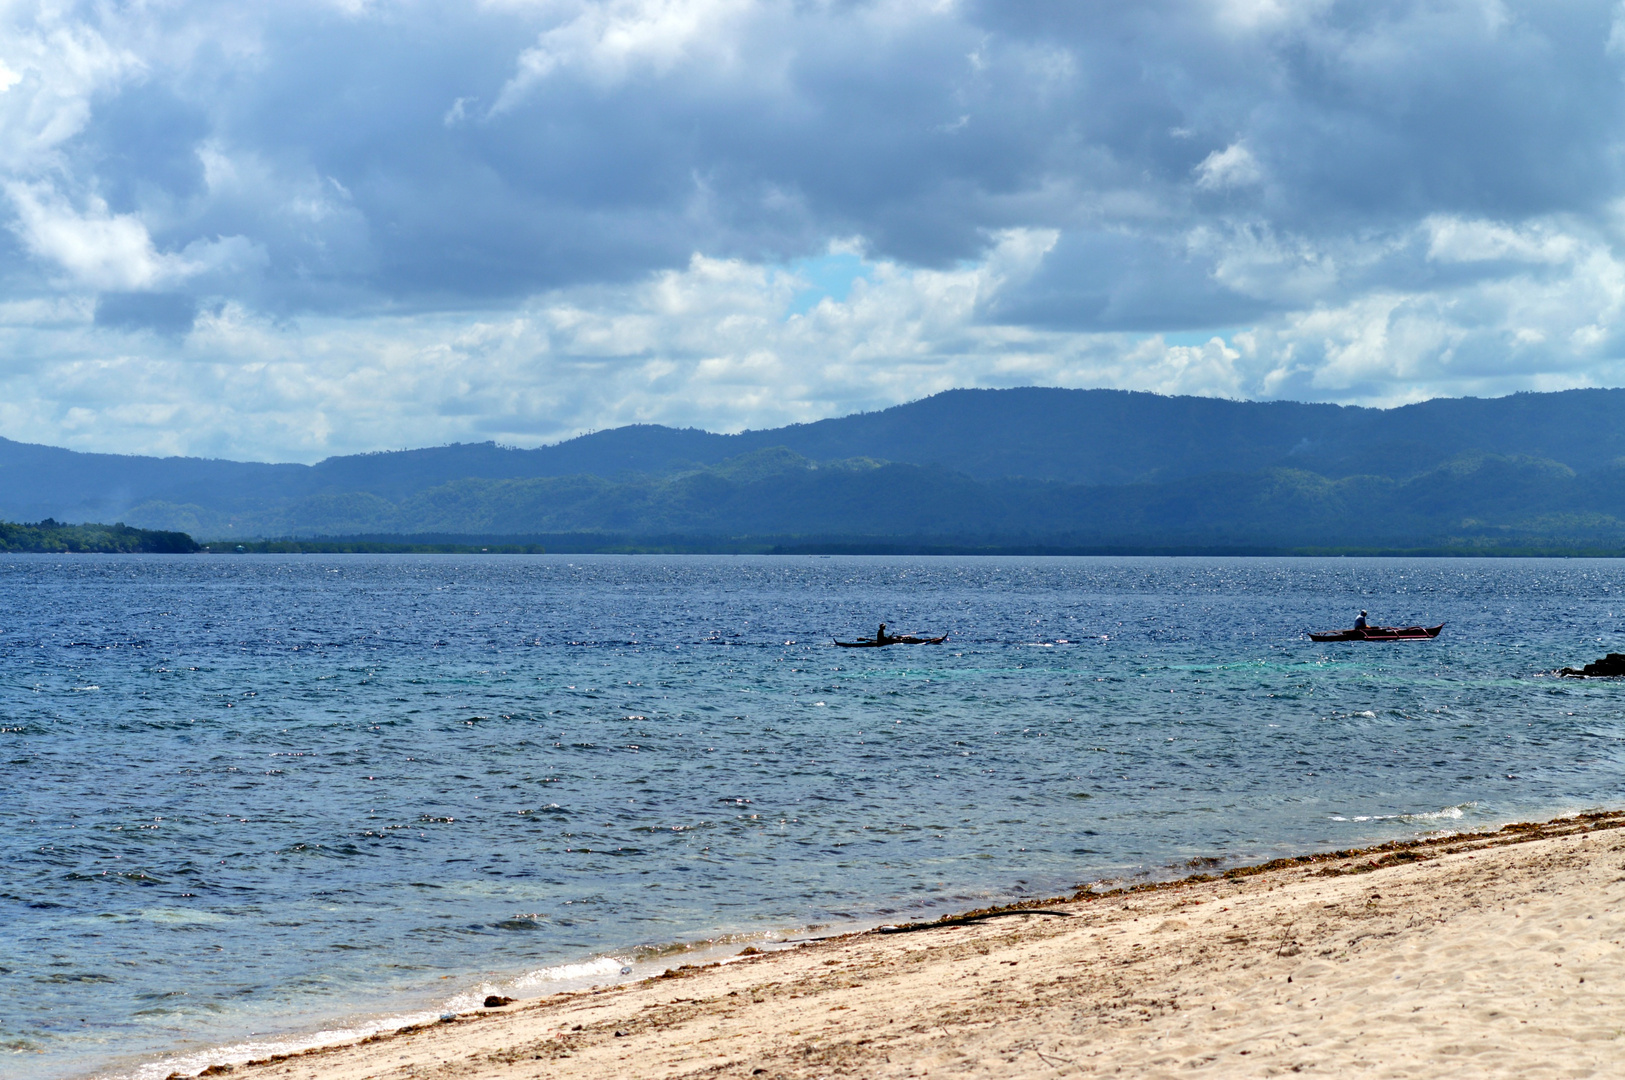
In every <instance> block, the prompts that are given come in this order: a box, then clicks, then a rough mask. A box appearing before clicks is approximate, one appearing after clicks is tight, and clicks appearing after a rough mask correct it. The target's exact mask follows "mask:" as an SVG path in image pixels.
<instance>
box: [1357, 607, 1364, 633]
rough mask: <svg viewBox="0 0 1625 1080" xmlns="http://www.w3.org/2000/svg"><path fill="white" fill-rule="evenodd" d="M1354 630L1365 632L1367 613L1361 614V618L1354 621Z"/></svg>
mask: <svg viewBox="0 0 1625 1080" xmlns="http://www.w3.org/2000/svg"><path fill="white" fill-rule="evenodd" d="M1354 629H1356V630H1364V629H1365V612H1363V611H1362V612H1360V617H1359V618H1358V619H1355V620H1354Z"/></svg>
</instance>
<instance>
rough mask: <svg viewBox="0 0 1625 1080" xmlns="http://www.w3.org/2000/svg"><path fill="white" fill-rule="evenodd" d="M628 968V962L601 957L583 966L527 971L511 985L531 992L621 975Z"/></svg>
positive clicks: (561, 965)
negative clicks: (579, 980) (547, 987)
mask: <svg viewBox="0 0 1625 1080" xmlns="http://www.w3.org/2000/svg"><path fill="white" fill-rule="evenodd" d="M626 966H628V964H627V961H625V960H622V959H621V958H619V957H615V956H600V957H599V958H598V959H596V960H588V961H586V962H585V963H581V964H558V965H556V966H554V967H544V968H537V969H536V970H535V971H527V972H526V973H525V974H523V975H521V976H519V978H517V979H515V980H513V982H512V983H510V984H509V985H510V986H512V987H513V988H514V989H515V990H531V989H534V988H536V987H538V986H547V985H549V984H551V983H567V982H575V981H577V980H578V979H593V978H600V979H601V978H605V977H607V976H610V975H619V974H620V973H621V969H622V968H624V967H626Z"/></svg>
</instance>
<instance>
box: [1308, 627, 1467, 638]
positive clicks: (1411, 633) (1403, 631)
mask: <svg viewBox="0 0 1625 1080" xmlns="http://www.w3.org/2000/svg"><path fill="white" fill-rule="evenodd" d="M1443 629H1444V623H1440V624H1439V625H1438V626H1368V627H1366V628H1365V629H1363V630H1332V631H1330V632H1329V633H1325V634H1313V633H1312V634H1310V635H1309V640H1310V641H1431V640H1432V639H1434V638H1436V637H1438V636H1439V631H1440V630H1443Z"/></svg>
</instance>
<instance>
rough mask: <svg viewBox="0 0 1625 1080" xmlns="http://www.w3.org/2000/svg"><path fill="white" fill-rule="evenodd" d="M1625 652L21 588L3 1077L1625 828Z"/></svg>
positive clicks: (288, 581) (1114, 583)
mask: <svg viewBox="0 0 1625 1080" xmlns="http://www.w3.org/2000/svg"><path fill="white" fill-rule="evenodd" d="M1360 608H1367V609H1369V610H1370V611H1371V614H1372V616H1373V621H1374V622H1382V623H1402V624H1410V623H1417V622H1423V623H1436V622H1446V623H1447V624H1448V625H1447V626H1446V628H1445V631H1444V635H1443V636H1442V637H1441V638H1440V639H1439V640H1437V641H1435V642H1421V643H1417V642H1411V643H1401V644H1389V645H1316V644H1313V643H1311V642H1310V641H1308V640H1307V638H1306V637H1305V636H1304V631H1305V630H1307V629H1311V628H1331V627H1337V626H1346V625H1348V624H1349V623H1350V621H1351V620H1352V618H1353V616H1354V614H1355V612H1356V611H1357V610H1358V609H1360ZM881 620H885V621H886V622H887V623H888V624H889V626H890V627H891V629H892V630H894V631H897V632H909V631H916V632H922V633H944V632H946V633H949V634H951V637H950V638H949V641H948V643H947V644H946V645H941V646H921V647H917V648H914V647H896V648H891V649H884V650H846V649H837V648H834V647H832V645H831V644H830V642H831V639H832V638H833V637H836V636H840V637H844V638H851V637H856V636H863V635H868V634H872V633H873V631H874V627H875V624H876V623H878V622H880V621H881ZM1622 631H1625V563H1622V562H1614V561H1578V560H1576V561H1560V560H1551V561H1535V560H1531V561H1517V560H1485V561H1477V560H1465V559H1458V560H1415V561H1407V560H1360V559H1327V560H1313V559H1154V558H1111V559H1091V558H1077V559H1012V558H997V559H956V558H818V557H806V558H799V557H798V558H751V557H673V558H660V557H580V556H577V557H565V556H559V557H552V556H544V557H506V556H503V557H498V556H486V557H466V558H465V557H453V556H448V557H384V556H380V557H370V556H333V557H321V556H307V557H297V556H294V557H274V556H212V557H209V556H199V557H136V558H115V557H105V558H104V557H75V558H56V557H43V556H27V557H17V556H7V557H3V558H0V656H3V658H4V675H5V678H4V682H3V686H0V1073H3V1074H4V1075H5V1076H8V1077H17V1078H20V1080H35V1078H46V1077H69V1076H79V1075H84V1074H90V1073H108V1072H114V1073H135V1074H138V1075H142V1076H149V1077H150V1076H163V1075H165V1074H167V1073H168V1072H169V1071H170V1070H171V1069H174V1068H179V1069H182V1070H188V1071H195V1069H197V1068H200V1067H202V1066H203V1065H206V1064H209V1063H211V1062H213V1061H216V1060H223V1059H224V1058H225V1057H236V1058H237V1059H241V1058H243V1057H247V1056H261V1055H263V1054H265V1053H269V1052H272V1051H274V1050H275V1049H277V1048H279V1047H289V1046H293V1045H303V1044H305V1042H307V1041H308V1040H309V1039H310V1038H311V1037H319V1038H331V1037H333V1036H334V1034H335V1033H337V1032H340V1031H345V1030H348V1031H360V1030H366V1029H367V1028H369V1027H371V1026H375V1025H378V1024H386V1025H394V1024H399V1023H404V1022H406V1021H405V1019H404V1018H409V1017H422V1016H433V1015H437V1014H438V1013H439V1012H440V1011H442V1010H445V1009H448V1008H469V1007H474V1006H476V1005H477V1004H478V1001H479V999H480V998H481V997H483V995H484V994H485V993H487V992H492V991H504V990H505V991H508V992H510V993H517V994H521V995H538V994H542V993H546V992H549V991H551V990H553V989H557V988H561V987H569V986H581V985H587V984H591V983H605V984H607V983H612V982H615V981H617V980H620V979H626V978H635V977H638V976H640V975H641V974H644V973H647V972H648V971H649V970H651V969H652V968H651V966H659V965H663V964H664V963H666V962H669V958H670V957H673V956H675V955H678V954H677V952H676V950H679V949H682V948H692V947H704V946H707V945H710V946H711V947H713V948H716V947H719V946H725V947H726V948H727V950H728V951H737V949H738V948H740V947H742V944H743V943H747V942H762V941H769V940H782V939H785V938H794V937H796V936H798V935H805V934H808V933H812V932H817V931H816V930H815V929H814V928H817V927H820V926H830V925H835V926H851V925H864V924H870V925H872V924H875V923H879V922H883V921H891V920H898V919H903V918H914V917H919V916H922V915H927V914H931V913H936V912H941V911H944V910H950V909H955V908H966V907H971V906H976V905H981V904H985V903H988V902H991V901H999V900H1007V899H1011V898H1015V897H1021V896H1029V895H1054V894H1057V893H1061V892H1065V891H1067V890H1069V889H1071V888H1073V887H1075V886H1078V885H1080V884H1086V883H1093V882H1100V881H1112V880H1124V879H1135V878H1142V877H1145V876H1168V875H1175V874H1182V873H1187V872H1189V871H1188V869H1187V867H1188V865H1189V864H1190V863H1191V861H1192V860H1205V859H1218V860H1222V861H1223V862H1238V861H1249V860H1256V859H1260V858H1266V857H1271V856H1274V855H1278V854H1282V853H1297V852H1304V851H1310V850H1314V849H1324V848H1335V847H1346V846H1351V845H1356V844H1363V843H1368V842H1371V841H1376V840H1380V839H1384V838H1389V837H1395V836H1412V835H1417V834H1420V833H1428V832H1433V831H1437V830H1442V829H1452V830H1453V829H1464V828H1473V827H1482V826H1493V825H1498V824H1501V823H1504V822H1505V821H1508V820H1512V819H1516V818H1521V817H1527V816H1533V815H1551V814H1554V813H1558V812H1562V811H1565V810H1572V809H1578V808H1587V807H1600V806H1615V805H1618V804H1619V803H1620V802H1621V799H1622V779H1625V753H1622V745H1621V738H1622V736H1625V707H1622V696H1621V695H1622V694H1625V687H1622V686H1620V685H1617V684H1615V683H1613V682H1609V681H1591V682H1577V681H1568V680H1559V679H1555V678H1551V677H1549V676H1546V675H1543V674H1542V673H1543V672H1546V671H1549V670H1550V669H1552V668H1554V667H1556V666H1558V665H1562V664H1569V663H1578V662H1583V661H1586V660H1590V659H1594V658H1596V657H1597V656H1600V655H1602V654H1603V653H1605V652H1607V651H1609V650H1610V649H1616V648H1620V647H1622V646H1625V634H1622ZM626 968H631V969H632V971H631V973H630V974H623V969H626ZM324 1033H325V1034H324ZM222 1046H228V1047H232V1048H233V1049H231V1050H229V1051H226V1052H222V1051H219V1050H216V1049H212V1048H218V1047H222ZM166 1055H167V1056H166Z"/></svg>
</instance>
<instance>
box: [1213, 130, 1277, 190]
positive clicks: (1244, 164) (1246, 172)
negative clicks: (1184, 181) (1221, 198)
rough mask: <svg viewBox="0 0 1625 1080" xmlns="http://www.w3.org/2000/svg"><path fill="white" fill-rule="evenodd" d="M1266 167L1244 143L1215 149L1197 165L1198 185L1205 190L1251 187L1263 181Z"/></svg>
mask: <svg viewBox="0 0 1625 1080" xmlns="http://www.w3.org/2000/svg"><path fill="white" fill-rule="evenodd" d="M1263 180H1264V169H1263V167H1262V166H1261V165H1259V164H1258V159H1257V158H1255V157H1253V152H1252V151H1251V150H1249V149H1247V147H1246V146H1245V145H1244V144H1242V143H1239V142H1238V143H1232V144H1230V145H1229V146H1227V147H1225V148H1224V149H1223V150H1215V151H1213V153H1211V154H1209V155H1208V156H1207V157H1205V158H1203V159H1202V162H1201V164H1199V165H1197V166H1196V186H1197V187H1198V188H1200V189H1201V190H1203V191H1223V190H1224V189H1226V188H1238V187H1249V186H1251V185H1254V184H1259V183H1262V182H1263Z"/></svg>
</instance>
